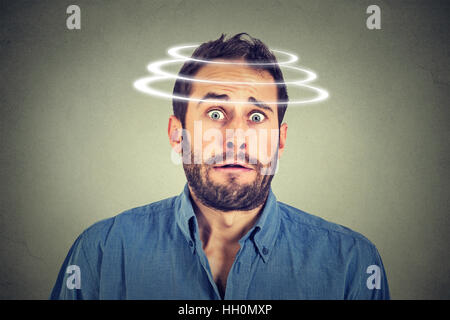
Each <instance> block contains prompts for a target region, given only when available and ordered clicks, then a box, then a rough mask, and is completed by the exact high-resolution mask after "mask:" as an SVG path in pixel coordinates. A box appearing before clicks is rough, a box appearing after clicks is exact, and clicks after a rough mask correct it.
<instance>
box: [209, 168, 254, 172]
mask: <svg viewBox="0 0 450 320" xmlns="http://www.w3.org/2000/svg"><path fill="white" fill-rule="evenodd" d="M214 170H217V171H219V172H229V173H244V172H250V171H252V169H248V168H242V167H240V168H236V167H234V168H233V167H225V168H224V167H215V168H214Z"/></svg>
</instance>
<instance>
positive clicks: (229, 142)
mask: <svg viewBox="0 0 450 320" xmlns="http://www.w3.org/2000/svg"><path fill="white" fill-rule="evenodd" d="M227 148H229V149H231V148H233V142H231V141H228V142H227Z"/></svg>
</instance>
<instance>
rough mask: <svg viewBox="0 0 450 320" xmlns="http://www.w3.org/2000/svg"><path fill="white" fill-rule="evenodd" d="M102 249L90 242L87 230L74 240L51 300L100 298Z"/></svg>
mask: <svg viewBox="0 0 450 320" xmlns="http://www.w3.org/2000/svg"><path fill="white" fill-rule="evenodd" d="M100 254H101V252H100V249H99V248H98V247H96V246H95V245H93V244H92V243H90V241H89V240H88V239H87V235H86V231H85V232H83V233H82V234H81V235H80V236H79V237H78V238H77V239H76V240H75V242H74V244H73V245H72V247H71V248H70V250H69V253H68V254H67V257H66V259H65V260H64V263H63V265H62V267H61V270H60V271H59V274H58V277H57V280H56V284H55V286H54V287H53V290H52V293H51V295H50V299H51V300H85V299H86V300H91V299H98V298H99V294H98V292H99V290H98V289H99V276H98V275H99V272H98V269H99V268H98V266H99V259H100Z"/></svg>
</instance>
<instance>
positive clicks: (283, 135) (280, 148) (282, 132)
mask: <svg viewBox="0 0 450 320" xmlns="http://www.w3.org/2000/svg"><path fill="white" fill-rule="evenodd" d="M287 129H288V126H287V124H286V123H283V124H282V125H281V126H280V143H279V144H278V159H280V158H281V155H282V154H283V151H284V147H285V145H286V137H287Z"/></svg>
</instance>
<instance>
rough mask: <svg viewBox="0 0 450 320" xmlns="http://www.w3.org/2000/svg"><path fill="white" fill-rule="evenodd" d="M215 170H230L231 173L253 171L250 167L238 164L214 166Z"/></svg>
mask: <svg viewBox="0 0 450 320" xmlns="http://www.w3.org/2000/svg"><path fill="white" fill-rule="evenodd" d="M214 169H217V170H229V171H235V170H240V171H250V170H252V169H251V168H249V167H246V166H244V165H241V164H237V163H231V164H222V165H217V166H214Z"/></svg>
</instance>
